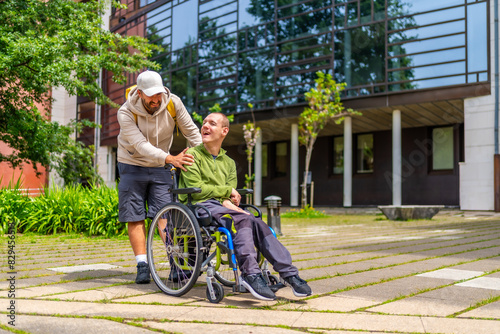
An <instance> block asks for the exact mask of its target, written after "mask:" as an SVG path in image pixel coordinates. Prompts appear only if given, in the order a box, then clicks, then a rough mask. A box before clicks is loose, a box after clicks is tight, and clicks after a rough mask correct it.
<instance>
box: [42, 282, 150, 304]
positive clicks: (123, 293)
mask: <svg viewBox="0 0 500 334" xmlns="http://www.w3.org/2000/svg"><path fill="white" fill-rule="evenodd" d="M157 291H158V288H157V287H156V285H155V284H154V283H152V282H151V283H149V284H140V285H139V284H135V283H128V284H125V285H118V286H111V287H104V288H99V289H91V290H85V291H78V292H70V293H63V294H56V295H51V296H45V297H39V298H42V299H54V298H56V299H60V300H78V301H108V300H111V299H117V298H123V297H127V296H135V295H145V294H148V293H153V292H157Z"/></svg>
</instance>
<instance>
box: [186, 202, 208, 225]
mask: <svg viewBox="0 0 500 334" xmlns="http://www.w3.org/2000/svg"><path fill="white" fill-rule="evenodd" d="M189 208H190V209H191V211H192V212H193V213H194V216H195V217H196V219H197V220H198V223H199V224H200V225H201V226H205V227H207V226H210V225H211V224H212V213H211V212H210V211H209V210H208V209H207V208H206V207H204V206H201V205H197V204H191V205H189ZM198 209H201V210H203V211H205V213H206V217H202V216H201V215H200V212H199V211H198Z"/></svg>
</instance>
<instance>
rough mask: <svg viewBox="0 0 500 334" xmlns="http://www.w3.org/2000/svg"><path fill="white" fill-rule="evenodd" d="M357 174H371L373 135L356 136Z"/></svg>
mask: <svg viewBox="0 0 500 334" xmlns="http://www.w3.org/2000/svg"><path fill="white" fill-rule="evenodd" d="M357 139H358V147H357V172H358V173H372V172H373V134H365V135H358V138H357Z"/></svg>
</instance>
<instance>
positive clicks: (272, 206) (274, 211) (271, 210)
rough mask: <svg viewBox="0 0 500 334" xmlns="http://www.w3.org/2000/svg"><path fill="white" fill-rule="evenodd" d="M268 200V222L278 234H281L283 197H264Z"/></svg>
mask: <svg viewBox="0 0 500 334" xmlns="http://www.w3.org/2000/svg"><path fill="white" fill-rule="evenodd" d="M264 201H265V202H267V224H268V225H269V226H270V227H271V228H272V229H273V230H274V232H275V233H276V235H281V217H280V208H281V197H279V196H275V195H271V196H267V197H266V198H264Z"/></svg>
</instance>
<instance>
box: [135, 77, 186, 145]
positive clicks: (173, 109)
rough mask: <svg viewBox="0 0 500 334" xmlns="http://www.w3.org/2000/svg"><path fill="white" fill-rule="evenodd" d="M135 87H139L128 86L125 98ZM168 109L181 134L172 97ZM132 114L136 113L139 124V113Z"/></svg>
mask: <svg viewBox="0 0 500 334" xmlns="http://www.w3.org/2000/svg"><path fill="white" fill-rule="evenodd" d="M135 87H137V85H133V86H130V87H129V88H127V89H126V90H125V99H128V95H129V93H130V91H131V90H132V89H134V88H135ZM167 110H168V113H169V114H170V116H172V118H173V119H174V122H175V126H176V127H177V135H179V125H178V124H177V117H176V116H177V113H176V111H175V106H174V102H173V101H172V99H170V101H169V102H168V105H167ZM132 115H134V119H135V124H137V115H136V114H134V113H132Z"/></svg>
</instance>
